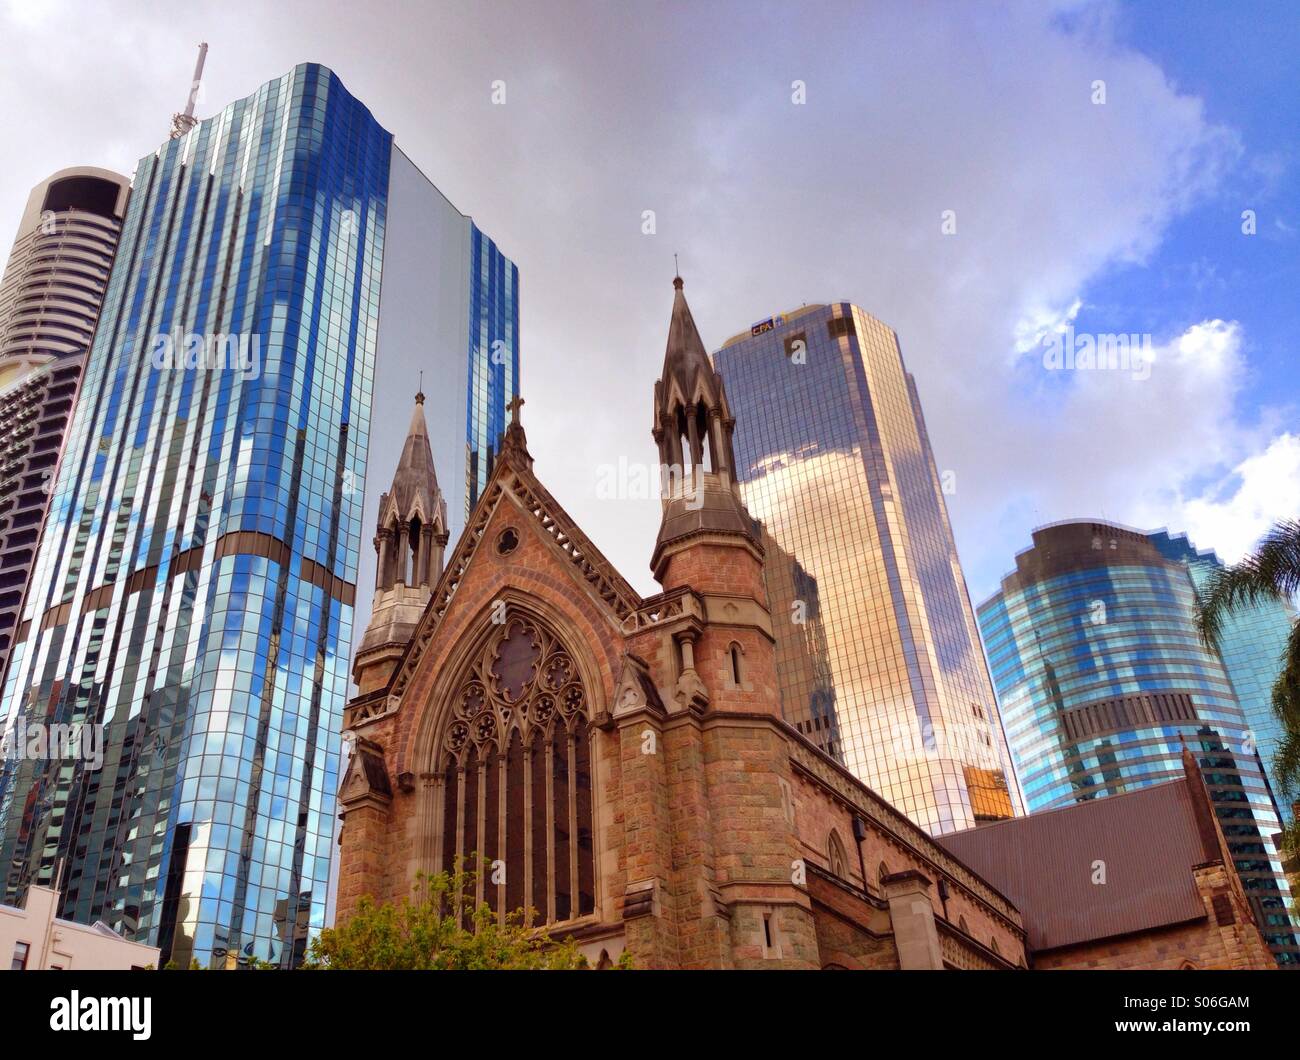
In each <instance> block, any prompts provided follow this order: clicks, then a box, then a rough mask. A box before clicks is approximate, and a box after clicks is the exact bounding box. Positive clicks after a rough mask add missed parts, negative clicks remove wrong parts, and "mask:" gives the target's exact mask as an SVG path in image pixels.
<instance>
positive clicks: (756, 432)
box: [713, 303, 1021, 834]
mask: <svg viewBox="0 0 1300 1060" xmlns="http://www.w3.org/2000/svg"><path fill="white" fill-rule="evenodd" d="M713 359H714V364H715V366H716V367H717V369H718V371H719V372H721V373H722V376H723V379H724V381H725V383H726V387H727V397H728V400H729V402H730V405H731V410H732V413H733V415H734V416H735V418H736V433H735V449H736V466H737V475H738V477H739V478H740V481H741V489H742V491H743V494H744V499H745V504H746V506H747V507H748V509H749V511H750V512H751V513H752V514H753V515H754V516H755V517H757V518H759V519H761V520H762V522H763V526H764V533H765V540H766V542H767V563H766V580H767V590H768V597H769V601H770V605H771V610H772V624H773V630H774V632H775V634H776V640H777V645H776V649H777V672H778V677H779V679H780V682H781V698H782V708H783V710H784V712H785V717H786V720H787V721H789V722H790V723H791V724H792V725H794V726H795V727H796V728H798V729H799V730H800V731H801V732H803V733H804V734H805V735H806V736H808V738H809V739H811V740H812V741H813V742H814V743H816V744H817V745H818V746H819V747H821V748H822V749H823V750H824V751H826V752H827V753H829V754H832V755H833V756H835V757H836V758H838V759H839V760H840V761H841V762H843V763H844V765H845V766H846V767H847V768H848V769H849V770H850V771H851V772H853V773H854V775H856V776H857V777H859V778H860V779H861V780H862V781H864V782H865V783H867V784H869V785H870V786H871V787H872V788H874V789H875V790H876V791H877V792H879V793H880V794H881V795H883V796H884V797H885V798H887V799H888V800H889V801H890V802H891V803H892V804H893V805H895V806H897V807H898V808H899V809H900V810H901V811H903V812H904V813H906V814H907V815H908V816H909V817H911V818H912V819H913V820H914V821H916V823H917V824H919V825H921V826H922V827H923V828H926V829H928V830H929V831H931V832H933V833H935V834H939V833H943V832H951V831H957V830H960V829H965V828H971V827H973V826H974V825H975V824H977V823H978V822H979V821H981V820H990V819H995V818H999V817H1009V816H1013V815H1014V814H1015V813H1018V812H1021V811H1020V799H1019V794H1018V792H1017V791H1016V790H1015V783H1014V778H1012V777H1011V776H1010V766H1009V761H1010V760H1009V757H1008V755H1007V750H1006V745H1005V743H1004V741H1003V737H1002V731H1001V727H1000V725H999V723H998V718H997V710H996V701H995V700H994V697H993V688H992V685H991V684H990V681H989V676H988V671H987V669H986V667H985V663H984V657H983V654H982V652H981V650H980V644H979V634H978V632H977V630H976V626H975V617H974V613H973V611H972V609H971V606H970V600H969V597H968V596H967V592H966V583H965V579H964V577H963V576H962V573H961V566H960V564H959V562H958V560H957V549H956V544H955V543H954V540H953V535H952V528H951V526H950V525H949V523H948V513H947V508H946V506H945V503H944V499H943V491H942V488H941V480H940V475H939V472H938V469H937V468H936V465H935V462H934V455H933V453H932V452H931V449H930V440H929V437H928V435H927V433H926V429H925V420H924V418H923V416H922V415H921V405H920V400H919V398H918V397H917V392H916V386H915V383H914V382H913V380H912V377H911V375H910V374H908V372H907V370H906V368H905V367H904V364H903V359H902V354H901V351H900V350H899V346H898V338H897V336H896V335H895V334H894V332H893V331H892V330H891V329H890V328H888V327H887V326H886V325H884V324H883V323H881V322H880V321H879V320H877V319H875V317H873V316H871V315H870V314H868V313H864V312H863V311H862V310H861V309H859V308H858V307H857V306H854V305H850V304H848V303H837V304H835V305H817V306H808V307H805V308H803V309H800V310H797V311H795V312H793V313H790V314H786V315H785V316H783V317H778V318H773V319H771V320H768V321H764V322H763V323H762V324H761V325H756V326H755V327H754V328H753V329H751V332H750V333H748V334H742V335H739V336H737V337H735V338H733V339H731V340H730V341H729V342H727V344H726V345H725V346H723V348H722V349H720V350H718V351H717V352H716V353H715V354H714V355H713Z"/></svg>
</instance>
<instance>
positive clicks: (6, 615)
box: [0, 166, 130, 687]
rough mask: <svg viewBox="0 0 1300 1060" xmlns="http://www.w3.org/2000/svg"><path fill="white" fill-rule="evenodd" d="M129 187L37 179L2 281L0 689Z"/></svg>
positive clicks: (102, 175) (84, 178) (119, 180)
mask: <svg viewBox="0 0 1300 1060" xmlns="http://www.w3.org/2000/svg"><path fill="white" fill-rule="evenodd" d="M129 189H130V181H128V180H127V178H126V177H124V176H122V175H121V174H119V173H112V172H110V171H108V170H105V169H95V168H93V167H91V166H78V167H76V168H73V169H62V170H60V171H59V172H57V173H55V174H53V175H51V176H49V177H47V178H46V179H45V180H43V181H41V183H40V184H38V185H36V187H35V188H33V189H32V193H31V195H30V196H29V197H28V199H27V208H26V209H25V210H24V211H23V215H22V218H21V219H20V220H19V222H18V235H17V237H16V238H15V239H14V245H13V249H12V250H11V251H10V253H9V260H8V262H7V263H6V265H5V271H4V278H3V280H0V682H3V680H4V673H5V666H6V663H7V662H8V660H9V648H10V646H11V645H12V644H13V641H14V635H15V633H16V632H17V628H18V622H19V615H20V612H21V610H22V600H23V593H24V591H25V590H26V588H27V579H28V576H29V575H30V574H31V569H32V563H33V561H34V560H35V558H36V546H37V542H38V541H39V540H40V533H41V525H42V523H43V521H44V518H45V507H46V502H47V501H48V499H49V487H50V484H51V482H52V481H53V478H54V471H55V468H56V467H57V465H58V461H59V454H60V453H61V452H62V451H63V440H64V435H65V434H66V432H67V428H68V423H69V422H70V421H71V418H72V406H73V403H74V402H75V400H76V396H77V385H78V383H79V381H80V379H81V372H82V369H83V367H84V366H85V361H86V353H87V351H88V350H89V349H90V340H91V338H92V337H93V336H94V334H95V321H96V320H97V319H98V317H99V307H100V305H101V303H102V301H103V298H104V293H105V291H106V289H107V288H108V274H109V271H110V270H111V268H112V266H113V255H114V254H115V253H116V251H117V238H118V235H119V234H120V233H121V231H122V218H123V215H124V214H125V212H126V199H127V194H128V191H129ZM0 687H2V685H0Z"/></svg>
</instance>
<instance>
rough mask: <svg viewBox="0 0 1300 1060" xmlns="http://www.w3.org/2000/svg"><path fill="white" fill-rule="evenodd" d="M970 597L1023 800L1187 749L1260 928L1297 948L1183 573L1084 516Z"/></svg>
mask: <svg viewBox="0 0 1300 1060" xmlns="http://www.w3.org/2000/svg"><path fill="white" fill-rule="evenodd" d="M1033 542H1034V543H1033V547H1032V548H1030V549H1027V550H1026V551H1024V552H1022V553H1020V554H1019V555H1018V556H1017V557H1016V570H1015V571H1014V572H1013V573H1012V574H1009V575H1007V577H1005V578H1004V579H1003V580H1002V588H1001V590H1000V591H999V592H998V593H996V594H995V595H994V596H993V597H991V598H990V599H989V600H987V601H986V602H985V603H983V604H982V605H981V606H980V608H979V621H980V629H981V631H982V632H983V635H984V643H985V647H986V649H987V651H988V658H989V664H990V666H991V668H992V672H993V681H994V684H995V685H996V687H997V690H998V697H999V699H1000V701H1001V704H1002V719H1003V723H1004V725H1005V726H1006V733H1007V740H1008V742H1009V743H1010V745H1011V751H1012V755H1013V758H1014V761H1015V767H1016V771H1017V773H1018V775H1019V778H1020V783H1021V788H1022V790H1023V792H1024V796H1025V802H1026V804H1027V805H1028V807H1029V809H1030V811H1031V812H1034V811H1038V810H1047V809H1052V808H1055V807H1060V806H1067V805H1070V804H1071V803H1074V802H1081V801H1083V800H1085V799H1094V798H1101V797H1103V796H1106V795H1116V794H1119V793H1121V792H1125V791H1130V790H1132V789H1134V788H1139V787H1144V786H1146V785H1148V784H1155V783H1160V782H1162V781H1166V780H1175V779H1177V778H1179V777H1181V776H1182V775H1183V767H1182V762H1181V755H1182V748H1183V745H1184V743H1185V744H1186V746H1187V747H1188V748H1190V749H1191V751H1192V752H1193V753H1194V754H1195V755H1196V757H1197V760H1198V761H1199V762H1200V765H1201V769H1202V771H1203V774H1204V776H1205V780H1206V783H1207V785H1208V787H1209V790H1210V796H1211V798H1212V799H1213V800H1214V802H1215V803H1216V809H1217V813H1218V816H1219V820H1220V823H1221V824H1222V827H1223V832H1224V835H1225V837H1226V838H1227V840H1228V844H1229V847H1230V849H1231V851H1232V854H1233V859H1234V862H1235V864H1236V867H1237V871H1238V873H1239V874H1240V876H1241V879H1242V883H1243V884H1244V886H1245V887H1246V889H1247V892H1248V894H1249V896H1250V899H1251V902H1252V904H1253V905H1254V907H1255V912H1256V916H1257V919H1258V922H1259V924H1260V928H1261V930H1262V932H1263V934H1264V936H1265V939H1266V940H1267V941H1268V943H1269V946H1270V948H1271V949H1272V950H1273V952H1274V953H1275V955H1276V956H1277V958H1278V961H1279V962H1280V963H1285V964H1293V963H1296V962H1297V960H1300V947H1297V944H1296V937H1295V933H1294V931H1293V929H1292V926H1291V922H1290V920H1289V919H1288V916H1287V913H1286V907H1285V902H1286V899H1287V897H1288V891H1287V888H1286V883H1285V880H1284V877H1283V876H1282V873H1281V861H1280V859H1279V857H1278V851H1277V848H1276V845H1275V841H1274V836H1275V835H1276V833H1277V832H1278V831H1279V830H1280V824H1279V820H1278V815H1277V810H1276V807H1275V806H1274V803H1273V798H1272V794H1271V792H1270V789H1269V786H1268V783H1267V781H1266V780H1265V776H1264V769H1263V766H1262V765H1261V762H1260V758H1259V754H1258V753H1257V751H1256V747H1255V741H1254V739H1253V738H1252V735H1251V725H1250V724H1249V723H1248V721H1247V719H1246V717H1245V715H1244V714H1243V711H1242V708H1241V705H1240V703H1239V702H1238V698H1237V694H1236V692H1235V689H1234V685H1233V682H1232V680H1231V679H1230V677H1229V674H1228V672H1227V670H1226V669H1225V667H1224V664H1223V662H1222V660H1220V658H1219V657H1218V655H1216V654H1215V653H1214V652H1212V651H1210V650H1208V649H1206V648H1205V646H1204V645H1203V644H1202V643H1201V641H1200V639H1199V637H1198V635H1197V633H1196V628H1195V625H1194V613H1195V612H1194V608H1195V604H1196V595H1195V588H1194V585H1193V578H1192V575H1191V573H1190V571H1189V569H1188V567H1187V565H1186V564H1185V563H1184V562H1181V561H1179V560H1174V559H1171V558H1169V557H1168V556H1166V555H1165V554H1163V553H1162V550H1161V548H1159V547H1157V543H1156V541H1154V540H1153V538H1152V537H1150V536H1148V535H1146V534H1143V533H1140V532H1138V531H1134V530H1128V529H1125V528H1123V527H1118V526H1113V525H1111V524H1108V523H1099V522H1068V523H1060V524H1055V525H1052V526H1048V527H1044V528H1042V529H1039V530H1036V531H1034V535H1033Z"/></svg>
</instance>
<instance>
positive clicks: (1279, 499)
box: [1182, 433, 1300, 563]
mask: <svg viewBox="0 0 1300 1060" xmlns="http://www.w3.org/2000/svg"><path fill="white" fill-rule="evenodd" d="M1182 514H1183V521H1184V525H1185V526H1186V528H1187V531H1188V533H1189V535H1190V537H1191V540H1192V541H1193V542H1205V543H1206V544H1207V545H1208V544H1212V545H1213V547H1214V549H1215V550H1216V551H1217V552H1218V553H1219V558H1220V559H1222V560H1224V561H1226V562H1229V563H1235V562H1236V561H1237V560H1239V559H1241V557H1242V556H1244V555H1245V554H1246V553H1247V552H1249V551H1250V550H1251V549H1252V548H1253V547H1254V546H1255V544H1256V543H1257V542H1258V541H1259V539H1260V538H1261V537H1263V535H1264V533H1265V532H1266V531H1267V530H1268V528H1269V527H1270V526H1272V525H1273V524H1274V523H1275V522H1277V521H1278V520H1280V519H1296V518H1300V435H1295V434H1290V433H1287V434H1281V435H1279V436H1278V437H1276V438H1274V439H1273V440H1272V441H1271V442H1270V443H1269V445H1268V448H1266V449H1265V450H1264V451H1263V452H1262V453H1257V454H1255V455H1254V456H1250V457H1247V458H1246V459H1245V460H1243V461H1241V463H1239V464H1238V465H1237V466H1236V467H1235V468H1233V472H1232V474H1231V476H1229V477H1228V478H1227V479H1226V480H1225V481H1223V482H1220V483H1217V484H1216V485H1215V487H1214V488H1212V489H1210V490H1207V491H1205V493H1204V494H1202V495H1201V496H1198V497H1193V498H1192V499H1190V500H1187V501H1185V502H1184V504H1183V511H1182ZM1201 547H1205V545H1202V546H1201Z"/></svg>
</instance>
